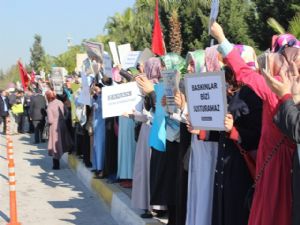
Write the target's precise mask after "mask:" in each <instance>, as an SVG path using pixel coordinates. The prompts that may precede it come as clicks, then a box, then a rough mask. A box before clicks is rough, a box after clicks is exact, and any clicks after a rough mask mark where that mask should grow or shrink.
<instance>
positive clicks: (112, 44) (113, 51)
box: [108, 41, 120, 65]
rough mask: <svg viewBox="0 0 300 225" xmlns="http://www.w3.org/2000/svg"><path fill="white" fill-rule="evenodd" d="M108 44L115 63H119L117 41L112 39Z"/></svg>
mask: <svg viewBox="0 0 300 225" xmlns="http://www.w3.org/2000/svg"><path fill="white" fill-rule="evenodd" d="M108 45H109V48H110V52H111V55H112V57H113V62H114V64H115V65H119V64H120V60H119V55H118V50H117V45H116V42H112V41H110V42H108Z"/></svg>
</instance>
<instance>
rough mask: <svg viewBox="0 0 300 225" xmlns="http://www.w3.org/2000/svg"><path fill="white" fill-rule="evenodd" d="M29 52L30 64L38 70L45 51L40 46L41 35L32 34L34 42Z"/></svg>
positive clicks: (40, 67)
mask: <svg viewBox="0 0 300 225" xmlns="http://www.w3.org/2000/svg"><path fill="white" fill-rule="evenodd" d="M30 52H31V61H30V66H31V67H32V68H33V69H34V70H35V71H36V72H38V71H40V70H41V69H43V68H42V61H43V59H44V57H45V51H44V48H43V47H42V37H41V36H40V35H38V34H36V35H34V43H33V46H32V48H30Z"/></svg>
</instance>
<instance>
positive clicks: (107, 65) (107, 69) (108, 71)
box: [103, 52, 112, 77]
mask: <svg viewBox="0 0 300 225" xmlns="http://www.w3.org/2000/svg"><path fill="white" fill-rule="evenodd" d="M103 64H104V75H106V76H108V77H112V62H111V58H110V56H109V54H108V53H107V52H104V54H103Z"/></svg>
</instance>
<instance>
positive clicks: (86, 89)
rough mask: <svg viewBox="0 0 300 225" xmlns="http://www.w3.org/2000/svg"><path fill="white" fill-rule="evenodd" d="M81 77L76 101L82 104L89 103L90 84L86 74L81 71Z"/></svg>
mask: <svg viewBox="0 0 300 225" xmlns="http://www.w3.org/2000/svg"><path fill="white" fill-rule="evenodd" d="M81 79H82V84H81V85H82V90H81V92H80V94H79V97H78V102H79V103H80V104H83V105H89V106H90V105H91V94H90V86H89V82H88V78H87V75H86V74H85V73H84V72H82V73H81Z"/></svg>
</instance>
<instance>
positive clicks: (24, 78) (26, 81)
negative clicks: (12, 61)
mask: <svg viewBox="0 0 300 225" xmlns="http://www.w3.org/2000/svg"><path fill="white" fill-rule="evenodd" d="M18 65H19V73H20V79H21V82H22V86H23V88H24V90H25V91H26V90H27V87H28V85H29V81H30V80H29V76H28V74H27V72H26V69H25V68H24V67H23V64H22V63H21V61H18Z"/></svg>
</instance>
